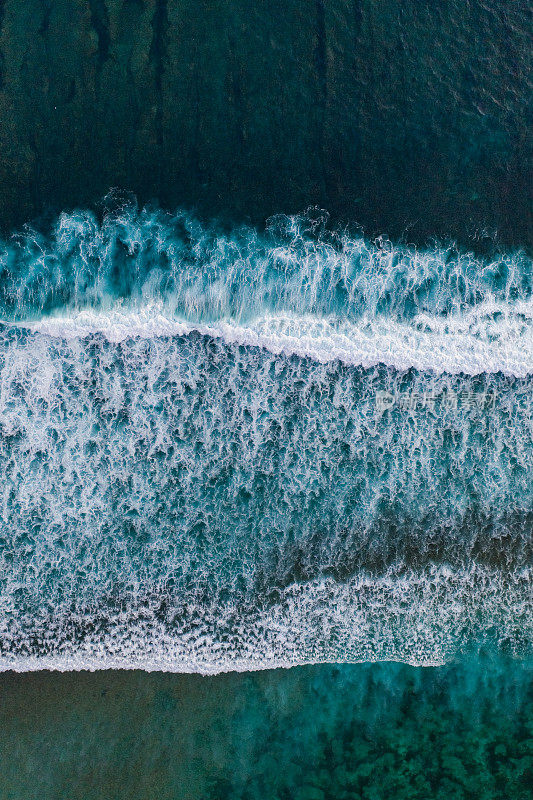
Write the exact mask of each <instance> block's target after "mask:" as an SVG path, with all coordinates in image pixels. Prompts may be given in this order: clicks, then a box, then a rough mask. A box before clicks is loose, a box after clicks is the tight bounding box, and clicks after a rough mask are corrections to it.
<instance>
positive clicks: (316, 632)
mask: <svg viewBox="0 0 533 800" xmlns="http://www.w3.org/2000/svg"><path fill="white" fill-rule="evenodd" d="M306 225H307V226H308V227H307V228H306ZM311 227H312V225H311ZM308 228H309V220H308V219H307V221H306V220H305V219H302V218H286V217H285V218H283V220H282V221H281V222H280V220H279V219H278V220H277V222H275V223H273V225H272V226H271V227H270V229H269V231H267V233H265V234H261V235H260V234H258V233H257V232H254V231H251V230H246V229H244V230H241V231H239V232H236V233H235V232H234V233H233V234H231V235H225V234H224V235H223V234H220V233H217V232H216V231H213V230H211V231H209V230H207V229H206V228H205V227H202V226H201V225H199V224H198V223H196V222H195V221H194V220H192V219H191V218H190V217H188V216H187V215H185V214H181V215H179V214H178V215H177V216H176V217H170V216H169V215H163V214H160V213H156V212H153V213H152V212H136V211H135V210H131V209H130V210H129V211H125V212H124V213H123V214H122V215H120V214H119V215H118V216H114V217H112V218H106V219H105V220H104V222H103V223H102V224H98V223H97V222H96V220H95V218H94V217H92V216H91V215H89V214H77V215H76V214H75V215H63V216H62V217H61V220H60V222H59V223H58V226H57V230H56V231H55V233H54V237H53V238H52V239H51V240H45V239H44V238H39V237H38V236H37V235H36V234H34V233H32V232H29V233H28V234H27V235H26V237H25V238H23V239H22V240H21V241H20V242H19V244H18V245H16V246H15V245H10V246H9V247H8V248H7V249H6V250H5V252H3V253H0V262H1V265H2V267H3V271H2V282H1V284H0V306H1V308H2V318H3V319H4V322H3V323H2V325H1V326H0V464H1V467H2V481H1V485H0V667H1V668H4V669H8V668H9V669H42V668H45V667H50V668H55V669H81V668H87V669H96V668H101V667H102V668H103V667H139V668H143V669H167V670H175V671H200V672H216V671H220V670H227V669H259V668H264V667H273V666H290V665H291V664H299V663H315V662H318V661H360V660H377V659H386V658H389V659H397V660H403V661H407V662H409V663H418V664H431V663H441V662H442V661H443V660H446V659H447V658H450V657H452V656H453V655H454V653H455V652H456V651H457V649H458V648H460V647H462V646H463V645H464V646H465V647H466V646H468V643H469V642H470V641H471V640H472V639H475V638H481V639H483V638H484V637H485V636H490V637H492V638H496V640H497V641H499V642H500V643H501V644H502V645H505V646H507V645H509V646H511V647H512V648H514V649H515V650H516V652H519V651H520V648H525V649H527V648H528V647H531V638H532V637H531V619H532V618H533V613H532V612H533V609H532V601H531V596H532V585H531V570H530V569H529V566H528V565H530V563H531V552H532V546H533V542H532V531H531V508H532V507H533V481H532V479H531V476H532V474H533V444H532V443H533V396H532V392H531V385H532V378H531V376H532V375H533V298H532V273H531V262H530V261H528V260H527V259H526V258H525V256H523V255H520V254H511V255H508V256H502V257H500V258H498V259H496V260H495V261H493V262H490V263H488V262H487V263H485V262H482V261H480V260H477V259H475V258H474V257H473V256H469V255H461V254H457V253H456V252H455V251H451V250H450V249H448V250H446V249H445V248H441V249H439V248H436V249H435V250H434V251H425V252H417V251H416V250H414V249H409V248H405V247H393V246H392V245H390V243H387V242H377V243H373V244H369V243H367V242H365V241H364V240H363V239H362V238H359V239H350V238H349V237H346V236H333V237H329V238H328V236H326V235H325V234H324V235H320V236H318V237H317V236H315V233H316V231H315V230H314V229H313V230H312V231H311V232H309V229H308ZM17 248H18V249H17ZM391 368H392V369H391ZM383 394H385V395H386V396H394V397H395V398H398V403H397V404H396V405H395V406H394V407H389V408H387V409H385V410H384V408H382V407H380V405H379V403H378V402H377V398H378V397H380V396H382V395H383ZM452 395H453V396H454V397H456V398H457V397H461V398H462V397H463V395H466V397H467V399H468V398H470V399H471V398H472V397H473V398H474V399H475V400H476V403H475V404H474V407H473V408H472V407H470V406H469V405H468V403H464V402H463V400H461V401H460V402H459V403H458V404H455V405H454V404H453V403H452V404H448V403H447V399H448V398H449V397H450V396H452ZM410 397H414V398H415V400H416V398H420V397H423V398H424V403H423V404H418V405H417V404H416V403H415V405H414V407H413V405H412V404H410V403H402V402H401V401H402V400H405V399H409V398H410ZM428 397H429V398H431V401H428V402H426V398H428ZM435 398H436V400H435ZM487 398H491V402H490V404H488V403H487ZM492 400H493V401H494V402H492ZM487 408H489V409H490V410H486V409H487ZM405 409H407V410H405ZM445 565H448V566H445Z"/></svg>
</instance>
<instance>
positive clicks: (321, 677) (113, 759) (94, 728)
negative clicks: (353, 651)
mask: <svg viewBox="0 0 533 800" xmlns="http://www.w3.org/2000/svg"><path fill="white" fill-rule="evenodd" d="M0 699H1V703H0V749H1V751H2V769H1V770H0V793H1V795H2V797H3V798H16V800H19V798H24V800H42V799H43V798H54V799H55V800H57V799H58V798H61V800H63V798H64V800H118V798H126V797H127V798H129V800H147V798H157V799H158V800H265V798H268V800H293V799H294V800H384V798H400V799H401V800H404V799H405V800H429V798H431V800H433V798H435V800H450V798H454V799H455V800H458V799H459V798H461V800H463V798H464V799H465V800H466V799H468V800H474V798H475V800H529V799H530V798H531V785H532V781H531V778H532V764H533V684H532V681H531V662H529V664H528V663H526V662H524V661H521V660H516V659H512V658H509V657H502V656H498V657H494V655H490V654H489V653H485V654H484V655H481V656H476V658H469V659H466V660H464V661H463V662H461V663H455V664H453V665H447V666H443V667H430V668H426V667H409V666H406V665H404V664H395V663H391V662H387V663H379V664H355V665H346V664H344V665H337V666H335V665H321V666H308V667H296V668H294V669H290V670H279V669H278V670H266V671H260V672H253V673H236V672H233V673H228V674H224V675H217V676H209V677H202V676H199V675H177V674H166V673H161V672H160V673H150V674H147V673H146V672H124V671H121V670H114V671H104V672H95V673H88V672H76V673H73V672H70V673H62V674H58V673H30V674H26V675H21V674H15V673H7V674H5V675H4V676H3V678H2V682H1V695H0Z"/></svg>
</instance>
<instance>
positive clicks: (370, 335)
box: [19, 300, 533, 377]
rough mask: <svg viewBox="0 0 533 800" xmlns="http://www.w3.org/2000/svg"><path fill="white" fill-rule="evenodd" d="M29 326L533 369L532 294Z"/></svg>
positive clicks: (111, 336) (348, 360) (407, 362)
mask: <svg viewBox="0 0 533 800" xmlns="http://www.w3.org/2000/svg"><path fill="white" fill-rule="evenodd" d="M19 324H21V325H22V326H23V327H27V328H28V329H30V330H32V331H37V332H40V333H42V334H46V335H48V336H56V337H62V338H66V339H72V338H77V337H78V338H79V337H86V336H90V335H91V334H95V333H99V334H103V335H104V336H105V337H106V338H107V339H108V340H109V341H111V342H119V341H123V340H125V339H128V338H130V337H154V336H156V337H157V336H159V337H167V336H182V335H187V334H189V333H191V332H192V331H197V332H198V333H200V334H202V335H205V336H211V337H214V338H221V339H223V340H224V341H225V342H227V343H230V344H234V345H244V346H251V347H260V348H265V349H266V350H269V351H270V352H272V353H275V354H278V353H284V354H285V355H297V356H300V357H310V358H312V359H314V360H316V361H319V362H328V361H335V360H337V359H338V360H339V361H342V362H343V363H345V364H351V365H360V366H363V367H371V366H374V365H376V364H385V365H386V366H390V367H394V368H396V369H399V370H406V369H410V368H414V369H417V370H423V371H433V372H435V373H437V374H440V373H443V372H447V373H449V374H454V375H455V374H459V373H464V374H466V375H479V374H480V373H483V372H485V373H495V372H502V373H503V374H504V375H514V376H515V377H524V376H526V375H531V374H533V301H531V300H530V301H528V302H521V303H516V304H515V305H514V306H510V305H504V304H501V303H499V304H496V303H486V304H483V305H480V306H479V307H476V308H474V309H470V310H469V311H467V312H465V313H462V314H455V315H452V316H448V317H445V318H442V317H435V316H431V315H429V314H419V315H417V316H415V317H414V318H413V319H411V320H409V321H406V322H398V321H396V320H394V319H389V318H386V317H385V318H384V317H377V318H376V317H374V318H371V317H368V316H363V317H362V318H361V319H360V320H359V321H357V322H351V321H348V320H343V319H339V318H337V317H334V316H333V315H332V316H330V317H325V318H319V317H316V316H313V315H309V314H308V315H304V316H297V315H295V314H290V313H282V312H277V313H275V314H266V315H264V316H261V317H258V318H257V319H253V320H249V321H248V322H247V323H246V324H243V323H239V322H236V321H233V320H231V319H221V320H218V321H213V322H209V323H197V322H190V321H187V320H179V319H174V318H172V316H171V315H170V314H169V313H168V312H167V310H166V309H165V306H164V305H163V304H162V303H159V304H144V305H141V306H140V307H137V308H129V309H128V308H127V307H126V306H124V305H119V306H118V307H115V308H112V309H110V310H109V311H107V312H103V311H95V310H90V309H86V310H83V311H79V312H77V313H75V314H73V315H70V316H67V315H62V316H55V317H54V316H52V317H46V318H44V319H41V320H39V321H37V322H31V323H29V322H26V323H19Z"/></svg>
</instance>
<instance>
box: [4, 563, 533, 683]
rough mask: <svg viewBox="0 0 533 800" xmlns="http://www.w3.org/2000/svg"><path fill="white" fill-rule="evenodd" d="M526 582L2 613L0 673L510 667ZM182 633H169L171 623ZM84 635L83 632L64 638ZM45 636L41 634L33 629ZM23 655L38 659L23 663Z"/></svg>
mask: <svg viewBox="0 0 533 800" xmlns="http://www.w3.org/2000/svg"><path fill="white" fill-rule="evenodd" d="M532 590H533V572H532V570H531V569H525V570H521V571H520V572H517V573H516V574H514V575H513V576H504V575H502V574H501V573H500V572H498V571H496V570H488V569H484V568H481V567H479V566H475V565H472V566H471V567H470V568H469V569H466V570H465V569H463V570H458V571H453V570H451V569H449V568H446V567H441V568H432V569H431V570H429V571H427V572H425V573H415V572H412V571H407V572H406V573H403V574H402V573H401V572H400V573H399V572H398V571H396V570H389V571H388V572H387V573H386V574H385V575H382V576H375V577H372V576H370V575H365V574H363V575H360V576H357V577H354V578H353V579H351V580H350V581H348V582H346V583H343V584H339V583H337V582H335V581H334V580H331V579H322V580H320V581H313V582H310V583H306V584H294V585H292V586H289V587H288V588H287V589H285V590H284V591H283V592H282V593H281V595H280V597H279V599H278V600H277V601H276V602H274V603H272V604H270V605H268V606H266V607H263V608H262V609H258V610H256V611H251V612H250V611H245V610H244V611H243V609H242V608H241V609H240V608H238V607H234V606H232V605H231V604H228V603H226V604H220V605H212V606H202V607H195V606H194V604H192V603H191V604H189V605H188V606H186V614H185V616H184V615H183V608H181V607H180V608H179V612H178V610H177V609H176V608H174V607H173V606H172V604H170V605H169V606H168V607H167V608H166V610H165V614H164V616H163V617H162V615H161V614H160V613H158V610H159V609H158V604H157V602H152V604H151V605H150V604H148V603H139V604H137V603H135V601H134V600H132V601H131V602H130V603H129V604H126V605H125V606H124V607H123V608H122V609H121V611H120V612H118V613H116V614H109V615H108V616H107V617H106V618H105V619H102V617H101V615H100V617H99V616H98V615H97V614H91V613H90V612H85V618H83V614H79V615H78V616H76V614H74V616H73V612H72V609H71V610H70V611H69V612H67V613H66V614H65V616H62V614H61V609H57V614H56V616H55V618H54V619H48V620H45V619H40V620H39V618H38V617H37V618H34V619H32V620H31V621H30V627H29V630H24V623H22V624H20V620H16V619H15V620H13V619H12V620H11V621H10V620H9V615H8V612H9V609H8V608H7V604H6V602H5V600H4V601H3V602H2V603H1V604H0V609H1V615H0V636H1V640H2V641H3V643H4V647H5V646H6V645H7V646H8V648H9V649H7V651H4V653H3V654H2V655H0V670H16V671H28V670H40V669H54V670H61V671H67V670H81V669H88V670H97V669H144V670H164V671H167V672H199V673H203V674H213V673H218V672H226V671H246V670H257V669H272V668H274V667H291V666H296V665H302V664H317V663H324V662H339V663H355V662H363V661H383V660H392V661H402V662H405V663H408V664H412V665H417V666H422V665H423V666H434V665H437V664H442V663H445V662H446V661H448V660H449V659H451V658H453V657H455V656H457V655H458V653H459V652H460V651H461V650H462V649H469V648H470V647H472V645H473V644H474V643H476V642H477V643H478V644H480V643H483V642H484V641H490V642H491V643H492V644H499V645H504V646H505V647H506V648H507V649H509V650H510V651H511V652H513V653H514V654H515V655H517V656H521V655H528V654H529V655H530V654H531V647H532V644H533V623H532V620H533V613H532V612H533V603H532V599H531V598H532ZM178 613H179V616H180V620H181V621H180V622H176V619H175V618H176V616H178ZM83 623H85V625H86V626H88V630H89V632H88V633H87V634H86V635H84V636H83V637H82V638H74V640H72V639H70V638H69V633H70V630H71V629H72V628H73V627H76V626H78V627H80V626H81V625H82V624H83ZM40 626H42V627H40ZM32 647H33V648H34V649H35V648H37V650H38V652H37V653H32V652H31V651H32Z"/></svg>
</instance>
